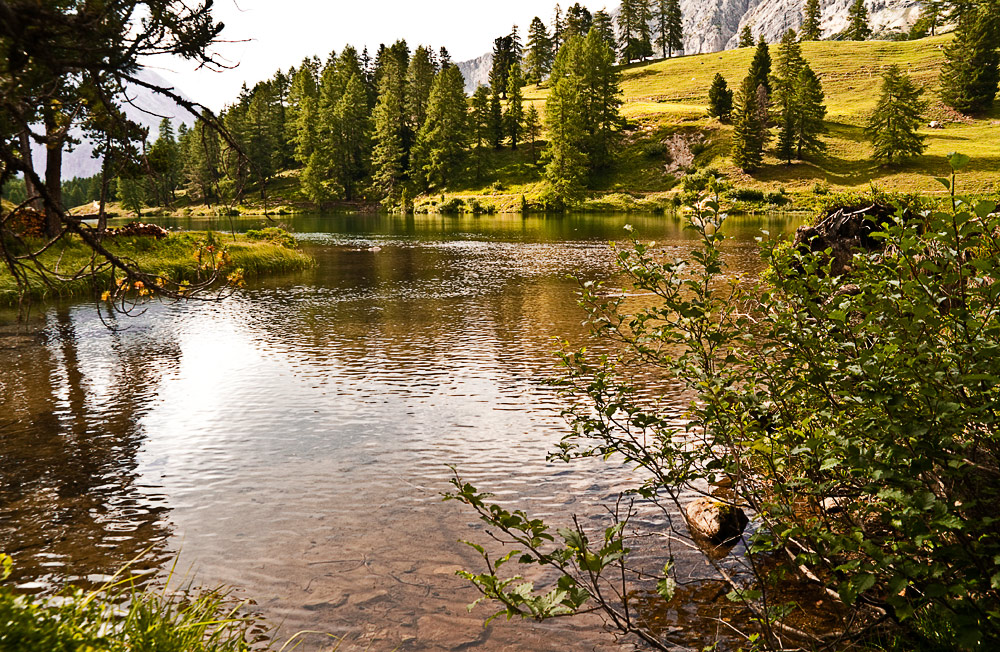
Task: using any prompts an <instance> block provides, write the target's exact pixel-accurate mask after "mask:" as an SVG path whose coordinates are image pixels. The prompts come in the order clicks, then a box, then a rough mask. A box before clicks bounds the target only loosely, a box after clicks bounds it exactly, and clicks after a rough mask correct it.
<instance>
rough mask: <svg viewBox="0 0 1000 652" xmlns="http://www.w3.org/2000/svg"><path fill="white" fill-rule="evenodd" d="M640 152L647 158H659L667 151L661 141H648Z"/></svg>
mask: <svg viewBox="0 0 1000 652" xmlns="http://www.w3.org/2000/svg"><path fill="white" fill-rule="evenodd" d="M642 153H643V154H644V155H645V156H647V157H649V158H661V157H662V156H664V155H665V154H666V153H667V146H666V145H664V144H663V143H649V144H648V145H646V146H645V147H643V148H642Z"/></svg>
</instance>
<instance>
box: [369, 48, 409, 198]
mask: <svg viewBox="0 0 1000 652" xmlns="http://www.w3.org/2000/svg"><path fill="white" fill-rule="evenodd" d="M398 68H399V62H398V60H396V59H395V58H388V59H387V60H386V62H385V64H384V68H383V74H382V76H381V81H380V83H379V95H378V102H377V103H376V105H375V112H374V114H373V118H374V121H375V148H374V151H373V152H372V179H373V182H374V190H375V192H376V194H377V195H379V196H380V197H383V201H384V202H385V203H386V204H395V203H396V202H398V201H399V198H400V194H401V192H402V190H403V181H404V173H405V170H404V167H403V166H404V160H405V158H404V157H405V155H406V151H405V150H404V149H403V126H402V125H403V97H402V93H401V92H400V85H399V84H398V83H397V80H398V78H399V76H400V74H399V70H398Z"/></svg>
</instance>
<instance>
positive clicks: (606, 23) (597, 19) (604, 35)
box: [592, 9, 618, 52]
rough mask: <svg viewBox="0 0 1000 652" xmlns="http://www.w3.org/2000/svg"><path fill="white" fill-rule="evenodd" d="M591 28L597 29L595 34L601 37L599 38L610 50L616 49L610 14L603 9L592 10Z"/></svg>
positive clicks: (616, 44)
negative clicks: (592, 22) (592, 23)
mask: <svg viewBox="0 0 1000 652" xmlns="http://www.w3.org/2000/svg"><path fill="white" fill-rule="evenodd" d="M592 29H596V30H597V34H598V35H599V36H600V37H601V40H602V41H604V43H605V45H607V46H608V47H609V48H611V51H612V52H614V51H615V50H616V49H617V47H618V41H617V39H616V38H615V24H614V21H613V20H612V18H611V14H609V13H608V12H606V11H605V10H603V9H601V10H600V11H596V12H594V26H593V27H592Z"/></svg>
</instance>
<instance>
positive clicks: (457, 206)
mask: <svg viewBox="0 0 1000 652" xmlns="http://www.w3.org/2000/svg"><path fill="white" fill-rule="evenodd" d="M464 208H465V202H464V201H462V199H461V197H452V198H451V199H446V200H444V201H442V202H441V205H440V206H438V211H439V212H441V213H461V212H462V210H463V209H464Z"/></svg>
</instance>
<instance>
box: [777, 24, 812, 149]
mask: <svg viewBox="0 0 1000 652" xmlns="http://www.w3.org/2000/svg"><path fill="white" fill-rule="evenodd" d="M805 65H806V62H805V59H803V58H802V47H801V46H800V45H799V41H798V38H797V35H796V34H795V30H791V29H790V30H788V31H787V32H785V35H784V36H782V37H781V45H779V46H778V58H777V62H776V65H775V70H774V75H773V76H772V80H771V86H772V88H773V89H774V103H775V105H776V106H777V118H778V151H777V155H778V158H780V159H783V160H784V161H785V162H787V163H791V162H792V157H793V156H794V154H795V146H796V142H797V136H796V129H795V118H796V113H797V112H798V110H799V107H798V106H797V105H796V100H797V99H798V94H797V87H798V82H799V73H800V72H802V69H803V68H804V67H805Z"/></svg>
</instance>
